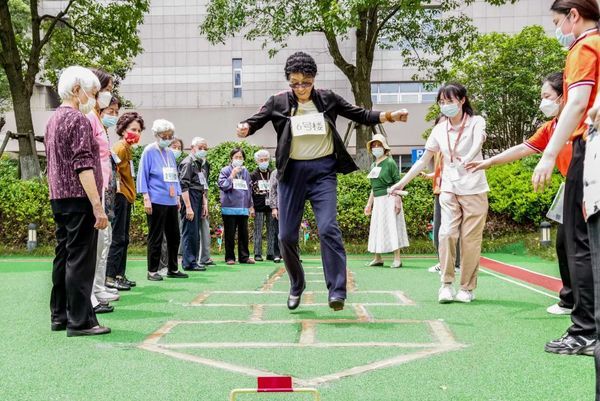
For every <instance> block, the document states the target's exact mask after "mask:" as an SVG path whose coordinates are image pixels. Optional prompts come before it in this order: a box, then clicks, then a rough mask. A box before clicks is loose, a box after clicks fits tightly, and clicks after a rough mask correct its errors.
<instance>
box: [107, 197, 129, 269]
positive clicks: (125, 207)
mask: <svg viewBox="0 0 600 401" xmlns="http://www.w3.org/2000/svg"><path fill="white" fill-rule="evenodd" d="M130 223H131V203H129V202H128V201H127V198H125V195H123V194H121V193H117V195H116V197H115V217H114V219H113V221H112V229H113V232H112V242H111V244H110V249H109V251H108V259H107V261H106V275H107V276H108V277H112V278H115V277H117V276H120V277H123V276H124V275H125V266H126V265H127V248H128V247H129V225H130Z"/></svg>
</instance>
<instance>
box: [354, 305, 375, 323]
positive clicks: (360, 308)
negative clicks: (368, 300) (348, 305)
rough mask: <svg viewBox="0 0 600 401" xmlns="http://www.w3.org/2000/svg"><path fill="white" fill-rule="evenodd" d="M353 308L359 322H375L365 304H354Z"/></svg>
mask: <svg viewBox="0 0 600 401" xmlns="http://www.w3.org/2000/svg"><path fill="white" fill-rule="evenodd" d="M353 306H354V312H355V313H356V317H357V318H358V320H361V321H363V322H372V321H373V320H374V319H373V316H371V314H370V313H369V311H368V310H367V308H365V305H364V304H354V305H353Z"/></svg>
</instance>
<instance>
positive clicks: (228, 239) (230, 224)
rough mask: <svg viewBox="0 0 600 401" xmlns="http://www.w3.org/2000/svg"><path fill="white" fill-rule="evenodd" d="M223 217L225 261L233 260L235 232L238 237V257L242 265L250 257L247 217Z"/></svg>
mask: <svg viewBox="0 0 600 401" xmlns="http://www.w3.org/2000/svg"><path fill="white" fill-rule="evenodd" d="M222 217H223V228H224V230H225V232H224V234H225V261H228V260H235V232H236V231H237V235H238V257H239V261H240V262H242V263H244V262H246V261H247V260H248V258H249V257H250V250H249V249H248V216H226V215H222Z"/></svg>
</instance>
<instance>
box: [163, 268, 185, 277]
mask: <svg viewBox="0 0 600 401" xmlns="http://www.w3.org/2000/svg"><path fill="white" fill-rule="evenodd" d="M167 277H169V278H188V277H189V276H188V275H187V274H185V273H182V272H180V271H179V270H175V271H174V272H168V273H167Z"/></svg>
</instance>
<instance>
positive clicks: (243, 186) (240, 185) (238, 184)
mask: <svg viewBox="0 0 600 401" xmlns="http://www.w3.org/2000/svg"><path fill="white" fill-rule="evenodd" d="M233 189H239V190H242V191H247V190H248V183H247V182H246V180H242V179H240V178H235V179H234V180H233Z"/></svg>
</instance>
